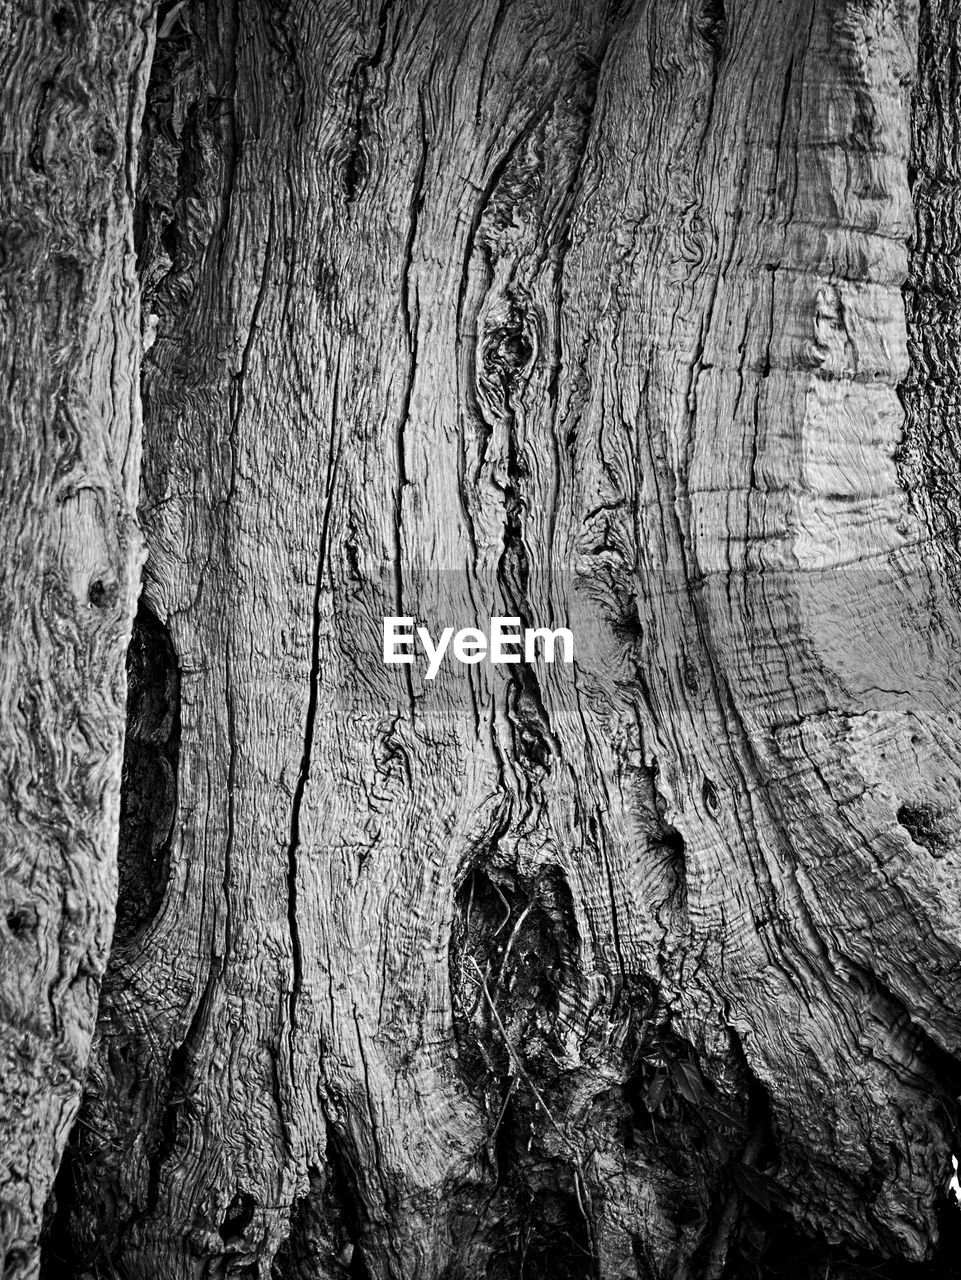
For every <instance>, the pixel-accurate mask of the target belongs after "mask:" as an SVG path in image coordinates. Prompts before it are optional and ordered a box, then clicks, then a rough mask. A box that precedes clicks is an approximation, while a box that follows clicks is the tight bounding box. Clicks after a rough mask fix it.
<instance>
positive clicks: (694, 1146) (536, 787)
mask: <svg viewBox="0 0 961 1280" xmlns="http://www.w3.org/2000/svg"><path fill="white" fill-rule="evenodd" d="M158 21H159V28H158V42H157V52H156V55H155V58H154V66H153V72H152V78H151V83H150V89H149V93H148V100H147V110H146V116H145V127H144V137H143V144H142V149H143V157H142V171H141V178H140V189H139V195H140V203H139V210H138V238H139V271H140V281H141V285H142V288H143V291H144V306H145V310H146V312H147V313H148V318H147V324H146V332H147V340H148V341H149V343H150V347H149V352H148V354H147V356H146V358H145V365H144V372H143V379H142V393H143V400H144V415H145V451H144V463H143V477H142V489H141V501H140V519H141V522H142V525H143V529H144V533H145V537H146V542H147V546H148V553H149V555H148V561H147V566H146V570H145V575H144V587H143V595H142V601H141V607H140V612H139V615H138V620H137V625H136V628H135V631H134V638H133V643H132V645H131V649H130V656H129V659H128V671H129V677H130V696H129V698H128V731H127V745H126V755H125V763H124V784H125V785H124V792H123V794H124V804H123V814H122V818H121V830H120V840H119V884H120V893H119V900H118V905H117V937H116V940H115V943H114V946H113V949H112V952H111V956H110V964H109V968H108V972H107V976H106V979H105V983H104V987H103V992H102V995H101V999H100V1006H99V1022H98V1031H97V1037H96V1042H95V1048H94V1052H93V1055H92V1058H91V1066H90V1070H89V1075H88V1080H87V1088H86V1094H85V1102H84V1107H83V1111H82V1114H81V1119H80V1123H79V1124H78V1126H77V1129H76V1130H75V1133H74V1137H73V1140H72V1142H71V1147H70V1151H69V1154H68V1157H67V1159H66V1160H65V1163H64V1166H63V1170H62V1173H61V1177H60V1179H59V1181H58V1187H57V1195H56V1203H55V1204H54V1205H51V1208H50V1225H49V1232H48V1242H47V1250H46V1257H47V1271H48V1273H49V1275H50V1276H51V1277H59V1276H61V1275H64V1274H72V1275H75V1276H91V1275H121V1276H125V1277H131V1280H132V1278H133V1277H137V1278H138V1280H188V1278H191V1280H192V1278H194V1277H200V1276H209V1277H215V1276H228V1275H247V1276H260V1277H267V1276H273V1277H274V1280H307V1277H313V1278H315V1280H317V1278H323V1280H345V1278H346V1277H369V1280H428V1278H431V1280H440V1278H441V1277H446V1278H447V1280H455V1278H458V1277H462V1278H464V1280H468V1278H473V1277H488V1280H506V1277H527V1278H528V1280H529V1278H531V1277H551V1278H552V1280H553V1278H560V1280H563V1278H564V1277H568V1278H570V1280H573V1278H574V1277H588V1276H589V1277H598V1278H599V1280H627V1278H628V1277H642V1278H643V1280H675V1278H676V1280H684V1278H687V1280H721V1277H725V1276H726V1277H728V1278H729V1280H734V1278H737V1280H741V1278H742V1277H745V1278H747V1277H752V1276H755V1275H757V1276H761V1275H771V1274H774V1275H794V1276H797V1277H805V1278H809V1280H814V1278H815V1277H818V1278H819V1280H820V1278H821V1277H823V1276H825V1275H827V1274H830V1275H831V1276H832V1277H834V1278H835V1280H837V1277H839V1276H840V1277H844V1276H846V1275H847V1276H852V1277H853V1276H855V1275H858V1274H864V1270H863V1268H866V1267H872V1268H874V1269H875V1271H874V1272H872V1274H875V1273H877V1274H882V1275H884V1274H886V1275H888V1276H890V1277H892V1278H893V1277H894V1276H896V1275H902V1274H905V1275H906V1274H916V1275H921V1274H929V1275H934V1274H944V1275H947V1274H950V1272H949V1271H946V1270H943V1269H942V1270H941V1271H938V1270H937V1269H936V1265H935V1263H932V1268H924V1269H923V1270H922V1269H921V1264H922V1263H923V1262H924V1260H926V1259H928V1260H930V1259H932V1258H934V1256H935V1254H936V1251H937V1248H938V1240H939V1231H940V1226H939V1215H940V1217H942V1218H943V1224H942V1225H946V1227H947V1231H948V1234H949V1236H950V1233H951V1232H952V1231H955V1232H956V1230H957V1226H956V1223H955V1222H954V1220H953V1219H952V1218H950V1216H945V1215H946V1214H947V1210H948V1208H950V1206H948V1205H947V1203H946V1196H947V1183H948V1179H949V1177H950V1172H951V1164H950V1155H951V1144H952V1142H953V1140H954V1135H955V1131H956V1122H957V1112H956V1107H957V1098H958V1096H959V1094H961V1015H959V1012H958V1002H957V973H958V963H959V960H961V839H959V837H961V798H959V784H961V773H959V768H958V764H959V747H958V741H959V734H958V717H959V716H961V698H959V696H958V694H959V690H958V683H959V678H958V674H957V670H956V664H955V663H954V661H953V658H954V654H955V653H956V652H957V648H958V645H959V643H961V623H959V609H958V581H957V576H956V568H957V513H958V510H959V506H958V497H959V494H958V493H957V488H958V482H957V478H956V471H957V466H956V454H957V450H958V435H957V430H956V428H955V427H954V417H953V405H954V401H955V399H956V397H957V395H958V391H957V381H956V375H955V368H954V360H955V357H954V355H953V349H954V348H953V343H954V339H955V336H956V334H957V330H958V323H959V322H958V319H957V315H956V313H957V307H958V302H957V299H958V296H959V293H958V288H957V284H956V276H957V270H958V269H957V265H956V258H957V254H956V243H957V216H958V214H957V195H956V192H957V190H958V189H959V188H958V174H957V165H958V155H959V147H958V141H957V138H956V125H955V115H956V108H957V104H958V100H959V99H958V88H959V86H958V82H957V81H958V73H957V66H958V44H959V40H958V34H959V22H961V8H959V6H958V5H957V4H955V3H953V0H926V2H925V4H924V5H923V7H922V9H921V12H920V14H919V13H918V11H917V10H916V9H915V7H914V6H912V5H909V4H907V3H904V4H901V3H895V2H893V0H892V2H890V3H880V0H877V2H874V0H782V2H781V3H777V4H775V3H774V0H761V2H760V3H754V2H753V0H752V2H751V3H748V0H742V2H739V3H737V4H728V5H726V6H725V5H724V4H723V3H720V0H697V2H696V3H694V2H689V0H677V2H676V3H671V4H668V3H666V2H662V3H652V2H650V0H649V2H647V3H642V2H640V0H636V2H634V3H631V2H630V0H627V2H623V3H622V2H617V0H611V3H608V4H606V5H605V4H603V3H600V2H599V0H566V2H565V3H563V4H557V3H554V2H548V0H540V2H539V0H514V3H511V4H508V3H505V2H504V0H486V2H485V0H472V3H470V4H464V3H451V2H450V0H448V2H447V3H443V2H442V0H411V2H410V3H407V4H404V5H394V4H393V3H391V0H386V3H384V4H382V5H381V6H380V8H379V9H378V8H377V7H376V6H374V5H365V4H355V5H347V4H345V3H343V2H342V0H337V2H335V0H314V2H313V3H310V4H305V5H296V4H287V5H284V4H280V3H276V4H271V5H268V4H266V3H260V2H259V0H257V2H250V3H248V4H246V5H227V4H223V3H220V2H219V0H211V2H210V3H208V4H207V5H205V6H204V5H201V4H199V3H198V0H186V3H183V4H177V5H174V6H173V7H166V8H164V9H163V10H162V11H161V13H160V16H159V20H158ZM128 70H129V68H128ZM912 95H913V99H914V109H913V112H912ZM912 121H913V129H912ZM912 184H913V192H914V198H915V205H916V208H917V212H918V215H919V217H918V229H917V234H916V235H914V213H913V210H912ZM912 236H914V239H913V242H912ZM909 250H910V251H909ZM114 302H115V303H116V305H117V306H118V308H119V307H120V306H121V305H125V303H124V300H123V299H122V298H121V297H120V294H119V291H118V293H117V295H116V296H115V298H114ZM38 509H40V508H38ZM389 616H400V617H410V618H413V619H415V620H416V621H417V623H419V624H421V625H425V626H427V627H429V628H430V630H431V631H432V632H433V633H434V634H435V635H436V633H437V632H438V631H439V630H440V629H441V628H442V627H445V626H452V627H454V628H455V629H457V628H461V627H467V626H478V627H480V628H483V629H485V630H486V629H487V627H488V626H489V624H490V620H491V618H493V617H498V616H505V617H513V618H518V619H520V620H521V622H522V624H523V625H524V626H525V627H552V628H553V627H561V626H563V627H568V628H569V629H570V630H571V632H572V634H573V636H574V645H575V662H574V663H573V664H565V663H563V662H555V663H553V664H550V663H547V662H545V661H543V660H541V661H537V662H531V663H522V664H518V665H513V666H511V665H503V666H495V665H492V664H489V663H487V662H483V663H480V664H477V665H461V664H459V663H457V662H456V661H450V660H447V661H445V662H443V663H442V664H441V665H440V668H439V670H438V673H437V676H436V679H429V678H427V674H426V670H425V664H424V662H423V661H422V660H421V659H420V658H418V659H417V660H416V661H415V662H414V663H413V664H411V665H399V666H390V665H385V663H384V661H383V655H382V650H381V627H382V623H383V620H384V618H385V617H389ZM112 634H113V633H112ZM117 634H119V632H118V633H117ZM54 687H56V686H54ZM60 696H62V695H60ZM71 696H74V695H73V694H71ZM64 705H66V703H64ZM57 714H58V715H62V714H63V713H62V711H61V710H58V712H57ZM57 723H58V724H59V723H60V721H58V722H57ZM115 772H116V770H114V773H115ZM115 781H116V779H115V778H114V782H115ZM41 818H42V815H41ZM45 1105H46V1103H45ZM35 1187H36V1188H37V1189H39V1191H40V1192H41V1193H42V1191H43V1190H44V1189H45V1183H44V1182H43V1179H42V1178H41V1177H38V1178H37V1179H36V1180H35ZM34 1194H36V1191H34ZM946 1248H948V1246H947V1245H946V1246H945V1249H946ZM943 1253H944V1249H942V1254H943ZM902 1262H905V1263H908V1264H916V1265H915V1267H914V1268H913V1269H912V1270H911V1271H910V1272H909V1271H899V1270H897V1269H896V1268H897V1267H898V1266H900V1264H901V1263H902ZM885 1268H887V1270H885Z"/></svg>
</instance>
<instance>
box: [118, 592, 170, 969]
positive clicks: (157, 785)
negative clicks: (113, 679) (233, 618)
mask: <svg viewBox="0 0 961 1280" xmlns="http://www.w3.org/2000/svg"><path fill="white" fill-rule="evenodd" d="M179 744H180V673H179V670H178V667H177V657H176V654H175V653H174V649H173V645H172V643H171V641H170V636H169V634H168V632H167V628H166V627H165V626H164V625H163V623H162V622H160V620H159V619H158V618H157V617H155V615H154V614H153V613H152V612H151V611H150V609H149V608H148V607H147V605H145V604H144V603H142V602H141V604H140V607H139V609H138V610H137V617H136V620H135V622H134V627H133V634H132V636H131V640H130V648H129V650H128V651H127V733H126V739H125V742H124V757H123V773H122V776H121V783H120V840H119V845H118V851H117V860H118V872H119V889H118V898H117V923H116V927H115V930H114V941H115V943H120V944H122V943H125V942H127V941H128V940H129V939H130V938H131V937H132V936H133V934H135V933H136V932H137V931H138V930H139V929H141V928H142V927H143V926H144V925H145V924H147V923H148V922H149V921H150V920H151V919H152V918H153V917H154V915H156V913H157V911H158V910H159V908H160V905H161V903H162V901H163V895H164V889H165V886H166V881H167V870H168V855H169V847H170V835H171V831H172V828H173V822H174V816H175V813H176V807H177V760H178V755H179Z"/></svg>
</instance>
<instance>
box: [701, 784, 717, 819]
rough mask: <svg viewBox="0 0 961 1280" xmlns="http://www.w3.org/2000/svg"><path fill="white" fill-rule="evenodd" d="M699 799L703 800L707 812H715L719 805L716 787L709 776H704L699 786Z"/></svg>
mask: <svg viewBox="0 0 961 1280" xmlns="http://www.w3.org/2000/svg"><path fill="white" fill-rule="evenodd" d="M701 799H702V800H703V801H704V807H705V809H707V811H708V813H717V811H718V809H719V808H720V807H721V797H720V796H719V795H718V792H717V787H716V786H715V785H714V783H713V782H712V781H711V779H710V778H705V779H704V782H703V785H702V786H701Z"/></svg>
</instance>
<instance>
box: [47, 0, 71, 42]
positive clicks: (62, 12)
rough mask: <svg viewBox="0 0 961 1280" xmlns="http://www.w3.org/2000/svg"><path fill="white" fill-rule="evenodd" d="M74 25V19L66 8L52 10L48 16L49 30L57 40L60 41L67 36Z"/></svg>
mask: <svg viewBox="0 0 961 1280" xmlns="http://www.w3.org/2000/svg"><path fill="white" fill-rule="evenodd" d="M76 25H77V23H76V19H75V18H74V16H73V14H72V13H71V12H70V10H69V9H67V8H66V7H64V8H60V9H54V11H53V13H52V14H51V15H50V30H51V31H52V32H53V34H54V35H55V36H56V37H57V39H58V40H62V39H63V37H64V36H66V35H69V33H70V32H71V31H73V29H74V27H75V26H76Z"/></svg>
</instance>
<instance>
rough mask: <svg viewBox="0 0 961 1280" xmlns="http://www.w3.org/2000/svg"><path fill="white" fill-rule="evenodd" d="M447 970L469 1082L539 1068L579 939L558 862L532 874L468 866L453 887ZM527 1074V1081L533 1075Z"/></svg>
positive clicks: (496, 1081) (494, 1080)
mask: <svg viewBox="0 0 961 1280" xmlns="http://www.w3.org/2000/svg"><path fill="white" fill-rule="evenodd" d="M457 906H458V911H457V919H456V923H455V928H454V936H453V939H452V945H451V958H450V966H451V968H450V973H451V986H452V991H453V995H454V1026H455V1030H456V1032H457V1035H458V1039H459V1041H460V1050H461V1056H460V1062H461V1067H462V1070H463V1071H464V1073H465V1077H466V1079H467V1082H468V1084H469V1085H470V1086H471V1087H478V1086H479V1087H481V1088H485V1089H486V1088H490V1087H492V1088H494V1091H495V1093H496V1094H497V1095H498V1097H502V1096H503V1090H502V1089H501V1087H500V1082H501V1081H504V1080H506V1079H507V1077H508V1076H509V1075H510V1074H511V1073H512V1071H514V1072H516V1071H517V1069H518V1065H517V1064H518V1063H521V1067H522V1069H523V1070H527V1071H528V1072H529V1073H533V1075H536V1073H537V1071H538V1066H537V1064H536V1063H535V1062H533V1061H532V1062H531V1063H525V1059H526V1058H527V1057H532V1058H540V1056H541V1055H542V1053H543V1052H544V1043H545V1039H544V1038H545V1036H547V1037H548V1038H549V1036H550V1034H551V1032H550V1024H551V1023H552V1021H553V1019H554V1018H555V1017H556V1015H557V1012H558V1008H559V998H560V992H561V990H562V988H563V986H564V984H565V982H566V980H567V975H568V973H569V972H570V969H571V965H572V958H573V949H574V946H575V942H576V931H575V928H574V921H573V910H572V906H571V900H570V891H569V890H568V888H567V885H566V883H565V882H564V880H563V877H562V876H561V874H560V872H559V871H558V870H557V869H556V868H546V869H543V870H541V871H540V872H539V873H538V874H537V875H536V876H534V877H524V876H519V875H517V874H516V873H514V872H512V871H509V870H507V869H502V868H496V869H495V868H491V869H490V872H489V873H488V872H487V871H484V870H481V869H480V868H476V869H474V870H472V871H471V873H470V874H469V875H468V876H467V878H466V880H465V881H464V883H463V885H462V886H461V889H460V891H459V893H458V895H457ZM533 1075H532V1077H531V1083H534V1081H533Z"/></svg>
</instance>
